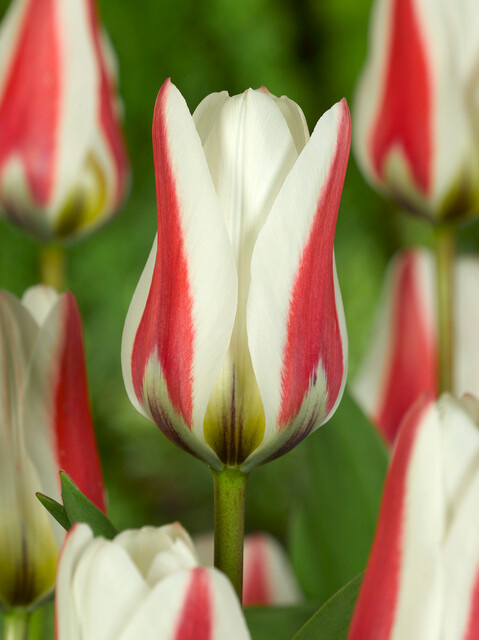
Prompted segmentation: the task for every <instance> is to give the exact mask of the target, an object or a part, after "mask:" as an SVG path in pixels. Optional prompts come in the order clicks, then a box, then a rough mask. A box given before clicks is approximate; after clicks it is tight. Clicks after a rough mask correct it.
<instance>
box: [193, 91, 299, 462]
mask: <svg viewBox="0 0 479 640" xmlns="http://www.w3.org/2000/svg"><path fill="white" fill-rule="evenodd" d="M204 151H205V155H206V159H207V161H208V166H209V169H210V172H211V176H212V179H213V183H214V185H215V189H216V193H217V195H218V199H219V202H220V206H221V210H222V212H223V215H224V218H225V221H226V228H227V231H228V234H229V237H230V242H231V245H232V247H233V254H234V258H235V262H236V270H237V273H238V306H237V311H236V319H235V325H234V328H233V334H232V336H231V342H230V346H229V350H228V353H227V356H226V359H225V361H224V364H223V367H222V370H221V373H220V375H219V376H218V379H217V381H216V384H215V387H214V389H213V392H212V394H211V399H210V403H209V405H208V409H207V412H206V416H205V437H206V439H207V441H208V443H209V444H210V445H211V446H212V447H213V448H214V449H215V451H216V452H217V453H218V455H219V457H220V459H221V460H222V461H223V462H225V463H227V464H229V465H231V466H235V465H237V464H240V463H242V462H243V461H244V460H245V458H246V457H247V456H248V455H249V453H250V452H251V451H252V450H253V449H255V448H256V446H257V445H258V444H259V443H260V442H261V439H262V437H263V433H264V412H263V406H262V402H261V396H260V393H259V389H258V385H257V383H256V379H255V375H254V372H253V367H252V364H251V358H250V354H249V351H248V348H247V342H248V340H247V335H246V305H247V300H248V293H249V286H250V278H251V269H250V265H251V255H252V253H253V248H254V245H255V242H256V238H257V236H258V232H259V230H260V229H261V227H262V226H263V224H264V222H265V220H266V218H267V216H268V214H269V212H270V209H271V206H272V204H273V202H274V200H275V198H276V196H277V194H278V192H279V190H280V188H281V185H282V184H283V182H284V179H285V178H286V176H287V175H288V173H289V171H290V169H291V167H292V166H293V164H294V162H295V160H296V159H297V155H298V154H297V151H296V148H295V146H294V143H293V139H292V136H291V132H290V130H289V128H288V126H287V123H286V121H285V119H284V117H283V115H282V113H281V110H280V109H279V108H278V105H277V103H276V102H275V101H274V100H272V99H271V98H270V97H269V96H267V95H265V94H264V93H261V92H259V91H253V90H251V89H249V90H248V91H245V92H244V93H243V94H241V95H238V96H234V97H233V98H230V99H229V100H228V101H227V102H224V104H223V107H222V109H221V110H220V111H219V112H218V113H217V115H216V118H215V122H214V126H213V127H212V128H211V130H210V133H209V135H208V138H207V139H206V141H205V143H204Z"/></svg>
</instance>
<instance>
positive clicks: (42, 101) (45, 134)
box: [0, 0, 61, 206]
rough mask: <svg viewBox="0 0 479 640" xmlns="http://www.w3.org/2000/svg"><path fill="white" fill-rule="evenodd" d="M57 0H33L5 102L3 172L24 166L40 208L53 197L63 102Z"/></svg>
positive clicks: (0, 128) (0, 126) (0, 134)
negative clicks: (16, 164)
mask: <svg viewBox="0 0 479 640" xmlns="http://www.w3.org/2000/svg"><path fill="white" fill-rule="evenodd" d="M55 4H56V3H55V1H54V0H30V2H29V3H28V5H27V7H26V8H25V14H24V16H23V23H22V25H21V28H20V32H19V37H18V40H17V42H16V46H15V49H14V52H13V56H12V61H11V64H10V68H9V72H8V73H7V76H6V81H5V88H4V93H3V98H2V101H1V103H0V170H3V167H4V165H5V164H6V163H7V162H8V161H9V160H12V159H14V158H18V159H19V160H20V162H21V163H22V165H23V167H24V171H25V174H26V179H27V180H28V184H29V187H30V192H31V195H32V197H33V198H34V200H35V201H36V203H37V204H38V205H39V206H45V205H46V204H47V202H48V200H49V198H50V196H51V192H52V188H53V180H54V172H55V145H56V134H57V128H58V118H59V103H60V90H61V87H60V65H61V61H60V50H59V42H58V34H57V33H56V20H57V16H56V15H55Z"/></svg>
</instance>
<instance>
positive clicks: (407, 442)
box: [348, 394, 479, 640]
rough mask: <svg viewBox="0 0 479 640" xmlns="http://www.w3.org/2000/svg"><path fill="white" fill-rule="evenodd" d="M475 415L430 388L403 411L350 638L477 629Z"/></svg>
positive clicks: (463, 637) (469, 633)
mask: <svg viewBox="0 0 479 640" xmlns="http://www.w3.org/2000/svg"><path fill="white" fill-rule="evenodd" d="M471 409H472V410H471ZM477 416H479V403H478V401H477V400H475V399H473V398H472V397H469V398H466V399H464V400H462V401H457V400H455V399H454V398H452V397H451V396H442V397H441V399H440V400H439V401H438V402H437V403H435V402H434V401H433V399H432V397H431V396H428V395H427V394H426V396H423V397H422V398H420V399H419V400H418V402H417V403H416V404H415V405H414V407H413V408H412V409H411V411H410V412H409V413H408V414H407V416H406V417H405V419H404V421H403V423H402V426H401V430H400V432H399V436H398V439H397V442H396V446H395V449H394V454H393V458H392V461H391V465H390V468H389V472H388V475H387V478H386V484H385V489H384V494H383V499H382V504H381V509H380V513H379V521H378V526H377V530H376V537H375V540H374V543H373V547H372V550H371V554H370V557H369V561H368V565H367V568H366V573H365V576H364V580H363V584H362V586H361V591H360V594H359V599H358V602H357V604H356V608H355V612H354V615H353V620H352V623H351V626H350V629H349V635H348V640H389V639H393V638H394V639H398V640H402V639H406V638H407V640H440V639H441V638H447V640H472V638H477V637H479V599H478V597H477V595H478V593H479V516H478V508H477V505H478V504H479V429H478V425H477V424H476V422H475V420H474V419H475V418H477Z"/></svg>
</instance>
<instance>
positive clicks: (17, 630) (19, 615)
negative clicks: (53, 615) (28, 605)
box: [3, 609, 30, 640]
mask: <svg viewBox="0 0 479 640" xmlns="http://www.w3.org/2000/svg"><path fill="white" fill-rule="evenodd" d="M29 625H30V612H29V611H25V610H24V609H13V610H12V611H9V612H8V613H4V614H3V640H27V638H28V628H29Z"/></svg>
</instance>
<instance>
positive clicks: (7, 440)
mask: <svg viewBox="0 0 479 640" xmlns="http://www.w3.org/2000/svg"><path fill="white" fill-rule="evenodd" d="M0 389H1V390H2V397H3V398H4V399H5V402H1V403H0V429H1V438H2V446H1V447H0V513H1V514H2V518H1V519H0V602H1V603H3V604H4V605H7V606H10V607H14V606H31V605H32V604H34V603H35V602H36V601H38V600H39V599H40V598H42V597H43V596H45V595H46V594H47V593H48V592H49V591H50V590H51V589H52V587H53V584H54V581H55V570H56V562H57V556H58V549H59V547H60V545H61V543H62V541H63V538H64V531H63V530H62V529H61V527H60V526H59V525H58V524H57V523H56V522H55V521H54V520H53V519H52V518H51V517H50V516H49V515H48V514H47V512H46V510H45V509H44V508H43V507H42V505H41V504H40V503H39V502H38V500H37V499H36V497H35V492H36V491H40V492H42V493H45V494H47V495H49V496H51V497H53V498H54V499H56V500H57V501H59V500H60V480H59V475H58V472H59V470H60V469H63V470H65V471H66V472H67V473H69V474H70V475H71V477H72V478H73V479H74V481H75V483H76V484H77V485H78V486H79V487H80V489H81V490H82V491H83V492H84V493H85V494H86V495H87V496H88V497H89V498H90V500H92V501H93V502H95V504H96V505H97V506H98V507H100V508H102V509H104V506H105V503H104V494H103V484H102V479H101V472H100V466H99V460H98V455H97V451H96V446H95V438H94V434H93V425H92V421H91V415H90V408H89V403H88V391H87V383H86V372H85V358H84V354H83V341H82V333H81V321H80V316H79V313H78V309H77V306H76V303H75V299H74V298H73V296H72V295H71V294H70V293H66V294H63V295H62V296H58V294H56V293H55V292H54V291H53V289H49V288H47V287H33V288H32V289H29V290H28V291H27V292H26V294H25V296H24V298H23V301H22V302H20V301H19V300H17V298H15V297H14V296H12V295H11V294H9V293H7V292H6V291H3V292H0Z"/></svg>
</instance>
